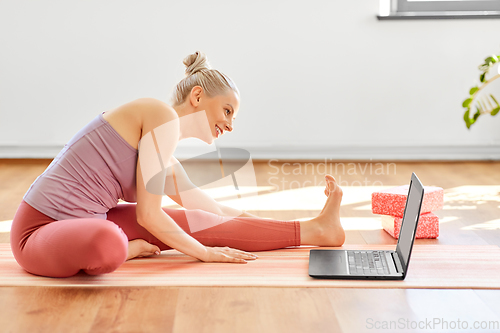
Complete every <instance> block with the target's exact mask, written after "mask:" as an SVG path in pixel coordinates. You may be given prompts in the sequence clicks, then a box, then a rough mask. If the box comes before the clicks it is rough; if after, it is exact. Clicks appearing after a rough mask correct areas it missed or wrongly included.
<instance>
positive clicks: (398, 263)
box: [391, 252, 404, 273]
mask: <svg viewBox="0 0 500 333" xmlns="http://www.w3.org/2000/svg"><path fill="white" fill-rule="evenodd" d="M391 255H392V260H394V265H395V266H396V271H397V272H398V273H404V272H403V265H401V261H399V256H398V254H397V252H391Z"/></svg>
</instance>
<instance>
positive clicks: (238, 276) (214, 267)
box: [0, 244, 500, 289]
mask: <svg viewBox="0 0 500 333" xmlns="http://www.w3.org/2000/svg"><path fill="white" fill-rule="evenodd" d="M313 248H317V247H297V248H287V249H281V250H275V251H265V252H255V253H256V254H257V255H258V256H259V258H258V259H257V260H255V261H250V262H248V263H247V264H229V263H203V262H200V261H198V260H196V259H194V258H191V257H189V256H187V255H184V254H182V253H180V252H178V251H176V250H168V251H163V252H162V254H161V255H160V256H156V257H150V258H137V259H133V260H130V261H127V262H125V263H124V264H123V265H122V266H121V267H119V268H118V269H117V270H116V271H114V272H112V273H109V274H104V275H99V276H89V275H87V274H85V273H83V272H81V273H79V274H77V275H75V276H73V277H70V278H47V277H40V276H35V275H32V274H29V273H27V272H26V271H24V270H23V269H22V268H21V267H20V266H19V265H18V264H17V262H16V261H15V259H14V257H13V255H12V252H11V250H10V245H9V244H0V286H79V287H83V286H90V287H96V286H190V287H198V286H240V287H252V286H255V287H336V288H440V289H442V288H445V289H446V288H450V289H456V288H474V289H483V288H486V289H500V248H499V247H498V246H494V245H491V246H490V245H485V246H459V245H416V246H414V250H413V253H412V257H411V261H410V267H409V272H408V275H407V276H406V279H405V280H403V281H365V280H362V281H356V280H323V279H314V278H311V277H309V275H308V264H309V262H308V260H309V250H311V249H313ZM342 248H343V249H381V250H390V249H394V248H395V247H394V246H392V245H346V246H343V247H342ZM325 249H326V248H325Z"/></svg>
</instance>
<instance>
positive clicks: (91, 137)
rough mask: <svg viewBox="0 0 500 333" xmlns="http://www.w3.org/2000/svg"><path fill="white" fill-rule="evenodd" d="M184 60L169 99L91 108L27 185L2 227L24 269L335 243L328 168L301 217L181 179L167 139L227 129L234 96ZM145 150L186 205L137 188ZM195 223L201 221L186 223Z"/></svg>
mask: <svg viewBox="0 0 500 333" xmlns="http://www.w3.org/2000/svg"><path fill="white" fill-rule="evenodd" d="M184 64H185V65H186V67H187V68H186V77H185V78H184V79H183V80H182V81H181V82H179V84H178V85H177V86H176V88H175V92H174V102H173V104H172V106H169V105H167V104H165V103H163V102H161V101H158V100H155V99H151V98H141V99H138V100H135V101H132V102H130V103H127V104H124V105H122V106H119V107H117V108H116V109H113V110H110V111H106V112H103V113H101V114H99V115H98V116H97V117H96V118H94V120H92V121H91V122H90V123H89V124H87V125H86V126H85V127H84V128H82V129H81V130H80V131H79V132H78V133H77V134H76V135H75V136H74V137H73V138H72V139H71V140H70V142H69V143H68V144H66V145H65V147H64V148H63V150H62V151H61V152H60V153H59V154H58V155H57V156H56V158H55V159H54V160H53V161H52V163H51V164H50V165H49V166H48V167H47V169H46V170H45V171H44V172H43V173H42V174H41V175H40V176H39V177H38V178H37V179H36V180H35V181H34V182H33V184H32V185H31V186H30V188H29V190H28V191H27V192H26V194H25V196H24V197H23V201H22V202H21V204H20V206H19V208H18V210H17V212H16V215H15V217H14V220H13V223H12V230H11V247H12V251H13V253H14V256H15V258H16V260H17V262H18V263H19V264H20V265H21V266H22V267H23V268H24V269H25V270H26V271H28V272H30V273H32V274H36V275H42V276H50V277H69V276H72V275H74V274H76V273H78V272H79V271H80V270H84V271H85V272H86V273H87V274H91V275H97V274H104V273H109V272H112V271H114V270H115V269H116V268H118V267H119V266H120V265H121V264H122V263H123V262H125V261H126V260H129V259H132V258H135V257H144V256H150V255H155V254H156V255H158V254H160V251H162V250H167V249H171V248H174V249H177V250H178V251H180V252H183V253H185V254H187V255H190V256H192V257H194V258H197V259H199V260H201V261H203V262H232V263H246V262H247V260H253V259H256V258H257V256H256V255H255V254H252V253H250V252H246V251H262V250H272V249H278V248H284V247H287V246H298V245H301V244H307V245H319V246H340V245H342V244H343V242H344V239H345V234H344V230H343V229H342V226H341V224H340V218H339V209H340V202H341V200H342V190H341V189H340V188H339V187H338V186H337V185H336V182H335V180H334V178H333V177H332V176H330V175H327V176H326V177H325V180H326V184H327V186H326V188H325V194H326V195H327V197H328V199H327V201H326V204H325V207H324V208H323V210H322V212H321V213H320V215H319V216H318V217H317V218H314V219H312V220H309V221H301V222H299V221H277V220H270V219H261V218H259V217H256V216H253V215H251V214H248V213H246V212H242V211H239V210H236V209H233V208H230V207H227V206H224V205H222V204H219V203H217V202H216V201H214V200H213V199H212V198H210V197H209V196H207V195H206V194H205V193H204V192H203V191H202V190H200V189H199V188H197V187H196V186H194V185H193V184H192V183H191V182H190V181H189V179H188V177H187V175H186V173H185V172H184V170H183V169H182V167H181V166H180V164H179V163H178V161H177V160H176V159H175V158H174V157H173V156H172V153H173V151H174V150H175V147H176V145H177V142H178V141H179V140H182V139H185V138H188V137H197V138H200V139H201V140H203V141H205V142H207V143H209V144H210V143H212V141H213V140H214V139H215V138H218V137H219V136H220V135H223V134H224V133H225V132H226V131H228V132H231V131H232V130H233V120H234V119H235V116H236V115H237V113H238V109H239V104H240V99H239V92H238V89H237V88H236V86H235V84H234V83H233V81H232V80H231V79H230V78H228V77H227V76H225V75H224V74H222V73H220V72H219V71H217V70H213V69H210V67H209V65H208V63H207V60H206V56H205V55H204V54H203V53H201V52H196V53H194V54H192V55H189V56H188V57H186V59H184ZM160 129H161V130H160ZM158 154H159V155H158ZM152 155H156V157H157V158H158V156H160V157H161V159H162V161H163V162H164V163H165V164H167V165H169V166H171V168H168V169H169V170H170V169H171V170H173V171H172V172H170V173H169V174H166V175H164V176H165V183H164V184H163V185H164V186H168V185H167V184H171V185H172V184H173V187H172V188H175V191H174V192H172V193H169V196H170V198H172V199H173V200H174V201H176V202H177V203H179V204H180V205H181V206H183V207H185V208H186V210H176V209H168V208H162V207H161V198H162V195H161V193H157V192H155V190H151V189H150V188H147V187H148V186H149V184H150V183H151V182H148V181H149V180H150V175H151V174H152V173H154V170H153V169H154V168H153V166H154V163H153V162H152V161H153V160H151V159H150V157H151V156H152ZM148 158H149V159H148ZM156 163H158V162H156ZM162 169H165V170H166V169H167V168H164V167H163V168H162ZM146 178H147V179H146ZM162 189H164V188H162ZM179 189H182V191H180V190H179ZM182 192H184V193H182ZM188 192H189V196H186V195H185V193H188ZM119 199H122V200H123V201H127V202H129V203H119V204H118V200H119ZM188 217H189V219H188ZM221 219H224V220H223V223H221ZM195 222H200V223H204V226H205V227H201V228H197V229H196V230H194V228H193V224H194V223H195ZM207 226H208V227H207Z"/></svg>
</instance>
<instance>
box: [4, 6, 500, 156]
mask: <svg viewBox="0 0 500 333" xmlns="http://www.w3.org/2000/svg"><path fill="white" fill-rule="evenodd" d="M377 10H378V1H376V0H363V1H342V2H341V1H315V0H313V1H302V2H298V1H200V0H193V1H189V2H187V1H159V0H156V1H130V0H125V1H124V0H120V1H95V0H94V1H54V0H50V1H49V0H45V1H26V0H1V1H0V157H54V156H55V155H56V154H57V152H58V151H59V150H60V149H61V147H62V146H63V145H64V143H66V142H67V141H68V140H69V139H70V138H71V137H72V136H73V135H74V134H75V133H76V132H77V131H78V130H79V129H80V128H81V127H82V126H84V125H85V124H86V123H87V122H88V121H90V120H91V119H92V118H94V117H95V116H96V115H97V114H98V113H100V112H101V111H104V110H107V109H111V108H113V107H116V106H118V105H120V104H123V103H125V102H128V101H130V100H133V99H136V98H139V97H154V98H158V99H161V100H163V101H166V102H168V101H169V97H170V93H171V91H172V88H173V87H174V85H175V84H176V83H177V82H178V81H179V80H180V79H181V78H182V77H183V73H184V66H183V64H182V59H183V58H184V57H185V56H186V55H187V54H189V53H192V52H194V51H195V50H202V51H204V52H205V53H207V55H208V57H209V60H210V61H211V63H212V65H213V66H214V67H215V68H217V69H219V70H221V71H222V72H224V73H226V74H227V75H229V76H230V77H232V78H233V80H234V81H235V82H236V83H237V85H238V87H239V89H240V91H241V94H242V105H241V109H240V112H239V114H238V117H237V120H236V122H235V131H234V132H233V133H228V134H226V135H224V137H222V138H221V139H219V140H218V142H217V146H219V147H224V146H230V147H239V148H245V149H248V150H250V152H251V153H252V157H253V158H254V159H257V158H272V157H276V158H282V159H283V158H291V159H301V158H317V159H324V158H329V159H343V158H353V159H358V158H360V159H370V158H374V159H500V130H499V129H500V116H497V117H493V118H492V117H490V116H485V117H483V118H480V119H479V121H478V123H476V124H474V125H473V127H472V129H471V130H470V131H469V130H467V128H466V127H465V124H464V122H463V120H462V115H463V109H462V107H461V103H462V101H463V100H464V99H465V98H466V96H467V94H468V90H469V89H470V88H471V87H472V85H473V84H474V83H476V82H477V77H478V74H479V71H478V69H477V66H478V65H479V64H480V63H481V61H482V60H483V59H484V58H485V57H486V56H488V55H489V54H492V53H495V54H499V53H500V45H499V42H498V31H499V28H500V20H498V19H497V20H495V19H483V20H477V19H476V20H409V21H378V20H377V19H376V14H377ZM194 143H196V144H197V145H199V144H201V143H199V141H197V140H193V141H188V142H185V143H183V147H186V146H189V145H191V144H194ZM181 153H182V151H181Z"/></svg>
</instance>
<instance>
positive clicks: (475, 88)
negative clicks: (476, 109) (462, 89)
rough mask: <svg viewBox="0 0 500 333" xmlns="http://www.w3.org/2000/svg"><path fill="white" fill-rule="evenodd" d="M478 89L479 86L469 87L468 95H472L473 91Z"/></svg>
mask: <svg viewBox="0 0 500 333" xmlns="http://www.w3.org/2000/svg"><path fill="white" fill-rule="evenodd" d="M478 90H479V88H478V87H472V88H471V89H470V91H469V95H471V96H472V95H474V93H475V92H476V91H478Z"/></svg>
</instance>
